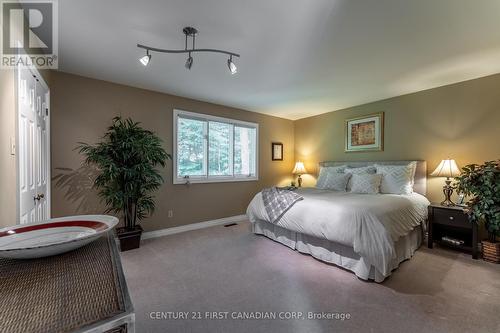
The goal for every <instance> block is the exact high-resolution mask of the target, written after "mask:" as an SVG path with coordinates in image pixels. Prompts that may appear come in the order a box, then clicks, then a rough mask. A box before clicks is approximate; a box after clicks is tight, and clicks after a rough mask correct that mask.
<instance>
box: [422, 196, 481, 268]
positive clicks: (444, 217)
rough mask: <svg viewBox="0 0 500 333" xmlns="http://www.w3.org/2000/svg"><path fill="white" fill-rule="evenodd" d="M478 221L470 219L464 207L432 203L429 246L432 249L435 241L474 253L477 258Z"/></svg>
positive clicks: (473, 255)
mask: <svg viewBox="0 0 500 333" xmlns="http://www.w3.org/2000/svg"><path fill="white" fill-rule="evenodd" d="M477 233H478V228H477V223H472V222H470V221H469V217H468V216H467V214H465V212H464V210H463V208H462V207H458V206H451V207H448V206H441V204H439V203H432V204H431V205H430V206H429V224H428V236H427V247H428V248H430V249H432V246H433V243H434V242H436V243H438V244H440V245H446V246H448V247H451V248H454V249H457V250H460V251H463V252H468V253H472V258H474V259H477V257H478V252H479V251H478V247H477V243H478V242H477V237H478V235H477Z"/></svg>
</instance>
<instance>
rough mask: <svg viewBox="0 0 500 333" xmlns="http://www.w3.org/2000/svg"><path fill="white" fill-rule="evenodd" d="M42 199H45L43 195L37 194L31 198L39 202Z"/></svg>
mask: <svg viewBox="0 0 500 333" xmlns="http://www.w3.org/2000/svg"><path fill="white" fill-rule="evenodd" d="M43 198H45V195H44V194H43V193H40V194H37V195H36V196H34V197H33V199H34V200H38V201H40V200H41V199H43Z"/></svg>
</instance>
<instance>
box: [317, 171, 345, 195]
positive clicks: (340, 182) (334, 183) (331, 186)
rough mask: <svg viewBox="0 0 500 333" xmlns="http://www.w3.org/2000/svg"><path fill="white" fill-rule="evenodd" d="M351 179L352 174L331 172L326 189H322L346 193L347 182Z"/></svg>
mask: <svg viewBox="0 0 500 333" xmlns="http://www.w3.org/2000/svg"><path fill="white" fill-rule="evenodd" d="M349 178H351V174H350V173H336V172H330V173H328V175H327V176H326V181H325V184H324V187H320V188H321V189H325V190H334V191H342V192H345V191H346V187H347V182H348V181H349Z"/></svg>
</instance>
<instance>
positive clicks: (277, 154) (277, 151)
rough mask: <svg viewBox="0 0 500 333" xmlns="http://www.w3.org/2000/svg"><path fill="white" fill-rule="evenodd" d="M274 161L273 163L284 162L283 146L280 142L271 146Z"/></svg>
mask: <svg viewBox="0 0 500 333" xmlns="http://www.w3.org/2000/svg"><path fill="white" fill-rule="evenodd" d="M271 152H272V160H273V161H283V144H282V143H279V142H273V143H272V144H271Z"/></svg>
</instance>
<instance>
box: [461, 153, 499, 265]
mask: <svg viewBox="0 0 500 333" xmlns="http://www.w3.org/2000/svg"><path fill="white" fill-rule="evenodd" d="M455 180H456V184H455V185H456V188H457V190H458V191H459V192H460V193H463V194H465V195H466V196H468V197H469V196H470V197H471V198H472V199H471V200H470V201H469V202H468V203H467V208H466V213H467V214H468V215H469V218H470V220H471V221H472V222H473V223H480V222H482V223H484V225H485V227H486V230H487V231H488V240H487V241H483V242H482V244H483V258H484V259H485V260H487V261H492V262H495V263H500V242H497V239H496V238H497V236H499V235H500V160H497V161H489V162H485V163H484V164H482V165H477V164H469V165H466V166H465V167H463V168H462V174H461V175H460V176H458V177H456V178H455Z"/></svg>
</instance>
